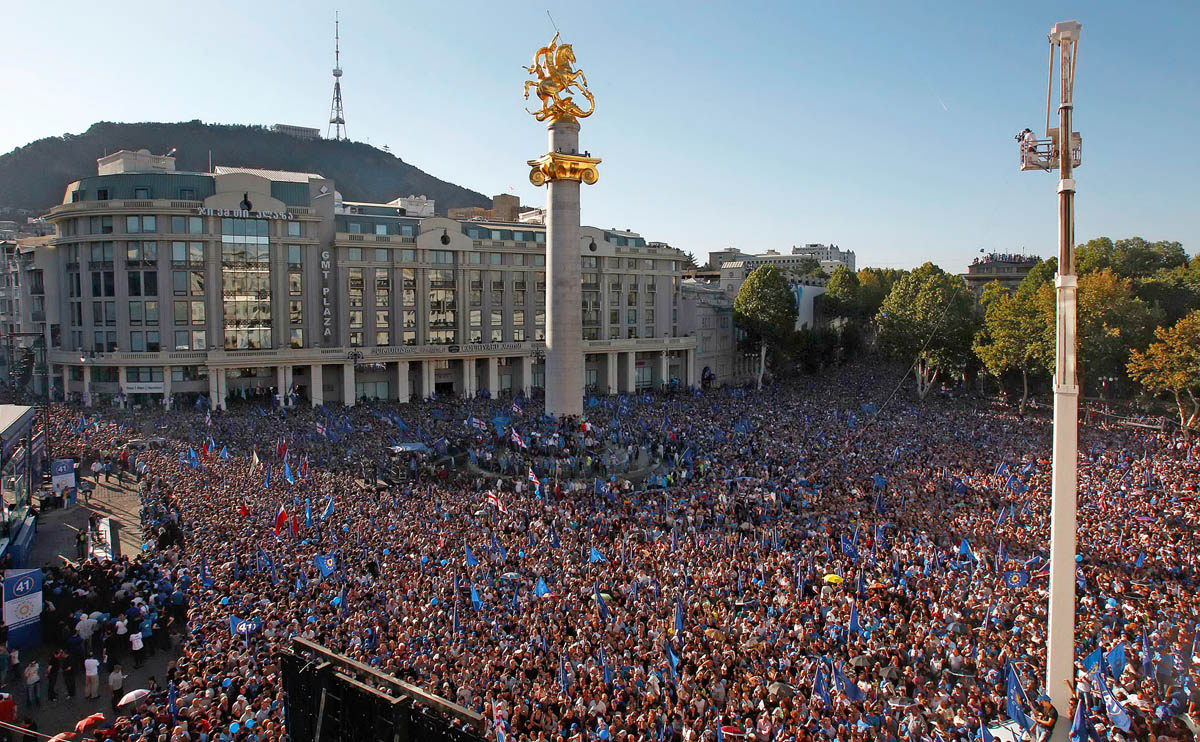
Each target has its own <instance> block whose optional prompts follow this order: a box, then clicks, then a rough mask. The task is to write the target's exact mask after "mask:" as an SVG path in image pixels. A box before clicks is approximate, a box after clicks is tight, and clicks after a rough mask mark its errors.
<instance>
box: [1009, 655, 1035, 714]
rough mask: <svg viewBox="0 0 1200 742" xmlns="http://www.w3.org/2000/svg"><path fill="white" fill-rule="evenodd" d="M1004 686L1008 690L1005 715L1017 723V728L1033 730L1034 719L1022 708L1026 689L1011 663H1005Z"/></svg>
mask: <svg viewBox="0 0 1200 742" xmlns="http://www.w3.org/2000/svg"><path fill="white" fill-rule="evenodd" d="M1004 684H1005V685H1006V686H1007V688H1008V693H1007V694H1006V696H1005V698H1006V703H1005V713H1006V714H1008V718H1010V719H1012V720H1013V721H1015V722H1016V723H1017V726H1019V727H1021V728H1022V729H1025V730H1029V729H1032V728H1033V719H1030V718H1029V716H1028V715H1027V714H1026V713H1025V708H1024V707H1023V706H1022V698H1023V697H1024V695H1025V692H1024V689H1023V688H1021V679H1020V677H1019V676H1018V675H1017V671H1016V670H1015V669H1013V666H1012V665H1011V664H1009V663H1007V662H1006V663H1005V677H1004Z"/></svg>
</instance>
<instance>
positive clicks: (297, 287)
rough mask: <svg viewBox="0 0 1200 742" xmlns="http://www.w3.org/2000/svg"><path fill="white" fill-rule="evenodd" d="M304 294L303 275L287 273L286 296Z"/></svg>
mask: <svg viewBox="0 0 1200 742" xmlns="http://www.w3.org/2000/svg"><path fill="white" fill-rule="evenodd" d="M303 294H304V274H303V273H295V272H293V273H288V296H302V295H303Z"/></svg>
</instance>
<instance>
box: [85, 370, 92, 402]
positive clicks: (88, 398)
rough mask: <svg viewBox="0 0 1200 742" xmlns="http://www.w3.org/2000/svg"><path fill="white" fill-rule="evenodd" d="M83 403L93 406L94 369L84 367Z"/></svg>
mask: <svg viewBox="0 0 1200 742" xmlns="http://www.w3.org/2000/svg"><path fill="white" fill-rule="evenodd" d="M83 403H84V404H85V405H87V406H88V407H91V406H92V367H91V366H89V365H88V364H86V363H85V364H84V365H83Z"/></svg>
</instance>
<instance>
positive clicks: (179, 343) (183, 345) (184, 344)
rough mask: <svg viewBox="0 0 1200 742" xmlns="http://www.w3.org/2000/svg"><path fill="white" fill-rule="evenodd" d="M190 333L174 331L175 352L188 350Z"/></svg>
mask: <svg viewBox="0 0 1200 742" xmlns="http://www.w3.org/2000/svg"><path fill="white" fill-rule="evenodd" d="M190 341H191V333H190V332H188V331H187V330H176V331H175V350H190V349H191V346H190V345H189V342H190Z"/></svg>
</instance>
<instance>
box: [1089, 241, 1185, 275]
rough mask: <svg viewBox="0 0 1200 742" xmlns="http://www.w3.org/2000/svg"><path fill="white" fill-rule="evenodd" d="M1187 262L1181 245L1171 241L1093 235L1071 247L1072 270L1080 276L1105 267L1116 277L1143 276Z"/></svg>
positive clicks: (1096, 271)
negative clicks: (1073, 256) (1073, 254)
mask: <svg viewBox="0 0 1200 742" xmlns="http://www.w3.org/2000/svg"><path fill="white" fill-rule="evenodd" d="M1187 262H1188V258H1187V253H1185V252H1184V250H1183V245H1181V244H1179V243H1178V242H1174V241H1171V240H1160V241H1159V242H1147V241H1146V240H1143V239H1142V238H1141V237H1130V238H1127V239H1123V240H1117V241H1116V242H1113V241H1112V240H1111V239H1109V238H1108V237H1097V238H1096V239H1094V240H1088V241H1087V242H1086V243H1085V244H1082V245H1080V246H1079V247H1078V248H1076V250H1075V270H1076V272H1078V273H1079V274H1080V275H1083V274H1084V273H1098V272H1100V271H1102V270H1104V269H1105V268H1108V269H1110V270H1111V271H1112V272H1113V273H1115V274H1116V275H1117V276H1118V277H1120V278H1146V277H1149V276H1150V275H1152V274H1154V273H1155V272H1157V271H1159V270H1162V269H1170V268H1176V267H1178V266H1183V265H1187Z"/></svg>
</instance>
